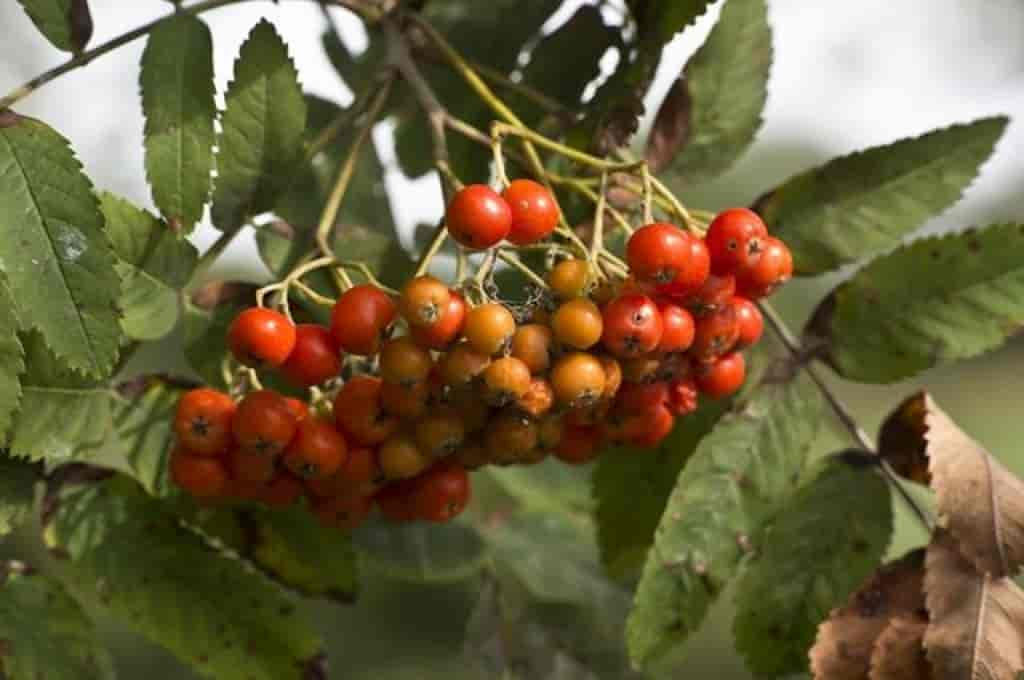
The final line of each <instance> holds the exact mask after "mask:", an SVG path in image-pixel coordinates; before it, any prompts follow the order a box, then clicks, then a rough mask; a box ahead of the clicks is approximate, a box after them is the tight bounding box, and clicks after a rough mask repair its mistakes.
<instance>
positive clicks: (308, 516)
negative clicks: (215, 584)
mask: <svg viewBox="0 0 1024 680" xmlns="http://www.w3.org/2000/svg"><path fill="white" fill-rule="evenodd" d="M184 516H185V517H186V519H187V521H188V523H189V524H190V526H192V527H194V528H196V529H198V530H199V531H200V532H201V533H202V534H203V535H204V536H206V537H208V538H210V539H213V540H214V541H215V542H216V544H217V545H218V547H223V548H227V549H228V550H229V551H230V552H231V553H234V554H237V555H238V556H240V557H242V558H243V559H245V560H246V561H248V562H249V563H250V564H252V565H253V566H255V567H256V568H257V569H259V570H260V571H261V572H262V573H263V574H265V575H266V576H267V577H268V578H270V579H273V580H274V581H276V582H277V583H280V584H281V585H283V586H285V587H287V588H290V589H292V590H295V591H296V592H299V593H301V594H302V595H305V596H307V597H326V598H329V599H331V600H334V601H336V602H342V603H350V602H352V601H353V600H354V599H355V594H356V578H357V574H356V553H355V550H354V549H353V547H352V541H351V539H350V537H349V536H348V535H347V534H345V533H342V532H337V531H329V530H327V529H324V528H323V527H322V526H320V524H319V522H317V520H316V517H315V516H314V515H313V514H312V513H311V512H310V511H309V509H308V508H305V507H293V508H290V509H288V510H280V509H268V508H264V507H255V506H253V507H249V506H246V507H241V508H199V507H196V506H195V505H194V504H189V505H188V509H187V511H186V512H185V513H184Z"/></svg>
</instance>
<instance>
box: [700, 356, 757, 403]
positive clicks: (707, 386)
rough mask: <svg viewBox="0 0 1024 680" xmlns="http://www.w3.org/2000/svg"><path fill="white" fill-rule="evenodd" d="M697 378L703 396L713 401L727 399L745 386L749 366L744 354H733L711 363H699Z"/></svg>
mask: <svg viewBox="0 0 1024 680" xmlns="http://www.w3.org/2000/svg"><path fill="white" fill-rule="evenodd" d="M695 377H696V380H697V387H699V388H700V391H701V394H706V395H707V396H709V397H711V398H712V399H718V398H721V397H727V396H729V395H730V394H734V393H735V392H737V391H738V390H739V389H740V387H742V386H743V381H744V379H746V377H747V364H746V361H745V360H744V359H743V354H741V353H740V352H733V353H732V354H726V355H725V356H724V357H720V358H719V359H717V360H715V361H712V362H709V363H698V364H697V366H696V370H695Z"/></svg>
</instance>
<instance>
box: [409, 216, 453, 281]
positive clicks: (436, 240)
mask: <svg viewBox="0 0 1024 680" xmlns="http://www.w3.org/2000/svg"><path fill="white" fill-rule="evenodd" d="M447 239H448V228H447V226H446V225H445V221H444V219H442V220H441V221H439V222H438V223H437V226H436V227H434V235H433V236H431V238H430V244H429V245H428V246H427V248H426V250H424V251H423V254H422V255H420V259H419V261H418V262H417V263H416V271H414V272H413V278H416V277H417V276H423V275H424V274H426V273H427V271H428V270H429V269H430V263H431V262H432V261H433V260H434V258H435V257H436V256H437V254H438V253H439V252H441V247H442V246H444V242H445V241H446V240H447Z"/></svg>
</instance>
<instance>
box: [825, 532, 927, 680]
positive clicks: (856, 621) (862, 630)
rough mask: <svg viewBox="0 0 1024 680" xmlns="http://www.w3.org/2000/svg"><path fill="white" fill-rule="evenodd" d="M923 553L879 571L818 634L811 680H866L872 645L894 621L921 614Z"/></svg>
mask: <svg viewBox="0 0 1024 680" xmlns="http://www.w3.org/2000/svg"><path fill="white" fill-rule="evenodd" d="M923 567H924V550H923V549H919V550H914V551H913V552H910V553H907V554H906V555H904V556H903V557H902V558H900V559H899V560H897V561H895V562H890V563H889V564H886V565H885V566H883V567H881V568H880V569H879V570H878V571H877V572H875V574H874V575H872V576H871V578H869V579H868V580H867V581H866V582H865V583H864V585H862V586H861V587H860V588H859V589H858V590H857V591H856V592H854V593H853V594H852V595H851V596H850V598H849V600H847V602H846V606H844V607H841V608H839V609H835V610H833V611H832V614H831V615H830V616H829V618H828V620H827V621H825V622H824V623H823V624H821V627H820V628H818V639H817V640H816V641H815V643H814V646H813V647H812V648H811V651H810V654H809V655H810V659H811V673H812V674H813V676H814V678H815V680H864V678H866V677H868V673H869V670H870V663H871V654H872V650H873V648H874V645H875V641H876V640H877V639H878V637H879V636H880V635H881V634H882V632H883V631H885V629H886V627H887V626H888V625H889V622H890V621H891V620H892V619H893V618H895V617H897V616H906V615H911V614H914V613H915V612H919V611H921V610H922V609H923V608H924V592H923V590H922V583H923V579H924V571H923Z"/></svg>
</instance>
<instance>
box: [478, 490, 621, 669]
mask: <svg viewBox="0 0 1024 680" xmlns="http://www.w3.org/2000/svg"><path fill="white" fill-rule="evenodd" d="M485 538H486V539H487V541H488V543H489V544H490V546H491V548H492V550H493V552H494V565H495V571H496V573H497V575H498V577H499V580H500V581H501V583H502V586H503V591H504V594H505V597H506V600H508V599H518V600H519V602H518V606H515V607H514V609H517V610H520V611H521V612H522V614H521V616H525V618H526V619H527V620H528V621H527V622H522V623H521V624H520V625H526V626H527V627H528V629H529V628H539V630H538V631H537V632H538V633H543V634H544V635H545V636H547V637H549V638H550V641H549V644H552V645H554V646H556V647H557V649H558V650H559V651H560V652H561V653H562V654H565V655H567V656H568V658H569V659H572V660H574V661H575V662H576V663H579V664H581V665H582V666H584V667H586V668H589V669H591V670H592V671H593V672H594V673H595V676H596V677H602V678H605V677H608V678H611V677H614V678H621V677H625V676H626V675H627V674H628V668H629V660H628V658H627V656H626V650H625V647H624V645H623V628H624V621H625V615H626V612H627V610H628V607H629V594H628V593H627V591H626V590H625V589H623V588H621V587H620V586H618V585H617V584H615V583H613V582H611V581H610V580H608V578H607V577H606V576H605V575H604V573H603V570H602V568H601V563H600V559H599V556H598V550H597V545H596V541H595V537H594V532H593V527H592V526H591V524H590V523H589V522H586V521H583V522H581V521H578V520H574V519H573V518H571V517H570V516H567V515H565V514H564V513H554V512H551V511H550V510H538V511H533V512H518V513H514V514H512V515H511V516H509V517H507V518H505V519H503V520H498V521H496V522H495V523H494V524H493V525H491V526H489V528H488V529H487V530H486V532H485ZM517 595H518V598H517V597H516V596H517ZM536 634H537V633H534V635H536ZM530 677H533V676H530ZM588 677H589V676H588Z"/></svg>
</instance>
